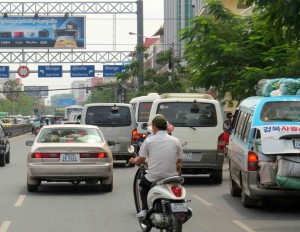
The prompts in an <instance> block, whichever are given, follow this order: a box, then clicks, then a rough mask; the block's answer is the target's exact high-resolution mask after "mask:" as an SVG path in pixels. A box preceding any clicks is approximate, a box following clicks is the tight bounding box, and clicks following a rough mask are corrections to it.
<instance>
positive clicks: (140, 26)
mask: <svg viewBox="0 0 300 232" xmlns="http://www.w3.org/2000/svg"><path fill="white" fill-rule="evenodd" d="M143 12H144V9H143V0H138V1H137V34H138V35H141V36H137V37H136V38H137V48H138V49H137V62H138V65H139V72H138V77H137V78H138V80H137V81H138V84H137V91H140V90H141V89H142V88H143V85H144V54H143V49H142V48H143V46H144V15H143V14H144V13H143Z"/></svg>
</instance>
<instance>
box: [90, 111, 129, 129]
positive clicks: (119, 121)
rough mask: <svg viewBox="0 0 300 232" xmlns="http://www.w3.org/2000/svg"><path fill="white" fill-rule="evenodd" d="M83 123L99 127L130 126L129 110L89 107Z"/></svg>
mask: <svg viewBox="0 0 300 232" xmlns="http://www.w3.org/2000/svg"><path fill="white" fill-rule="evenodd" d="M85 123H86V124H88V125H96V126H101V127H119V126H130V125H131V114H130V109H129V108H128V107H125V106H117V107H115V108H113V107H112V106H90V107H88V108H87V111H86V120H85Z"/></svg>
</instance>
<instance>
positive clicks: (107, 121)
mask: <svg viewBox="0 0 300 232" xmlns="http://www.w3.org/2000/svg"><path fill="white" fill-rule="evenodd" d="M80 123H81V124H87V125H96V126H98V127H99V128H100V130H101V131H102V133H103V135H104V137H105V139H106V140H107V142H108V143H109V145H110V147H111V149H112V153H113V158H114V160H115V161H117V160H124V161H126V163H127V166H131V167H132V166H134V165H132V164H130V163H129V162H128V161H129V159H130V158H131V157H132V156H133V155H132V154H130V153H128V151H127V146H128V145H133V146H134V147H135V148H136V143H137V130H136V120H135V117H134V112H133V108H132V105H131V104H127V103H91V104H86V105H84V107H83V111H82V113H81V119H80Z"/></svg>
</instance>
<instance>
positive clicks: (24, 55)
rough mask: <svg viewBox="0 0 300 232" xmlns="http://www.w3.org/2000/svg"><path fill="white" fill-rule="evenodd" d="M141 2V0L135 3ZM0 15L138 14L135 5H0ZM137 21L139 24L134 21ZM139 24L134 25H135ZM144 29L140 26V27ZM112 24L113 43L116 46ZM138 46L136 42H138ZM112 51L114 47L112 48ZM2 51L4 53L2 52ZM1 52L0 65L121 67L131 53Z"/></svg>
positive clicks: (50, 3)
mask: <svg viewBox="0 0 300 232" xmlns="http://www.w3.org/2000/svg"><path fill="white" fill-rule="evenodd" d="M138 2H142V0H138ZM0 13H1V14H2V15H4V14H7V15H8V17H9V16H24V15H34V14H36V13H37V14H39V15H45V16H48V15H64V14H65V13H69V14H70V15H76V14H78V15H82V14H113V15H114V16H113V20H116V17H115V15H116V14H137V17H138V18H139V14H140V12H138V7H137V2H136V1H134V2H0ZM137 21H139V20H137ZM139 24H142V22H137V25H139ZM142 27H143V26H142ZM115 30H116V26H115V22H114V32H113V33H114V34H113V37H114V39H113V42H114V43H116V39H115V34H116V31H115ZM138 42H139V41H138ZM114 49H115V46H114ZM3 50H5V49H3ZM41 50H42V49H39V50H38V51H29V50H28V49H22V51H9V52H5V51H1V50H0V63H2V64H3V63H121V62H124V61H128V60H131V59H132V57H131V56H130V53H131V52H132V51H121V52H117V51H115V50H114V51H94V52H90V51H74V50H73V49H72V50H71V51H65V50H64V51H61V52H57V51H51V49H48V50H47V51H41Z"/></svg>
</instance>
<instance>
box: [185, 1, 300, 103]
mask: <svg viewBox="0 0 300 232" xmlns="http://www.w3.org/2000/svg"><path fill="white" fill-rule="evenodd" d="M205 7H206V10H207V12H208V15H207V16H197V17H196V18H195V19H194V21H193V23H192V25H191V27H189V28H186V29H185V30H183V31H182V33H181V36H182V39H184V40H187V43H186V44H185V48H186V51H185V57H186V59H187V68H186V69H187V71H188V73H189V74H188V75H189V77H190V78H191V80H192V83H193V85H194V86H195V87H205V88H206V89H208V88H210V87H211V86H215V87H216V88H217V90H218V93H219V94H218V96H219V98H223V96H224V95H225V93H226V92H230V93H231V96H232V97H233V100H238V101H240V100H242V99H244V98H245V97H247V96H251V95H255V90H254V86H255V85H256V84H257V82H258V81H259V80H260V79H264V78H274V77H281V76H285V75H287V74H289V75H291V73H290V68H289V66H292V65H293V62H292V61H294V59H293V57H297V54H298V51H297V47H296V46H294V47H293V46H292V45H291V44H288V43H287V42H286V41H285V40H284V38H281V39H277V40H275V39H274V37H273V36H272V29H271V28H269V27H268V25H266V24H265V23H264V22H263V21H262V20H261V19H260V16H259V15H258V14H255V13H254V14H252V15H250V16H244V17H241V16H237V15H234V14H233V13H231V12H230V11H229V10H228V9H226V8H225V7H224V6H223V5H222V3H221V2H220V1H217V0H207V1H206V6H205ZM294 65H295V64H294Z"/></svg>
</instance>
